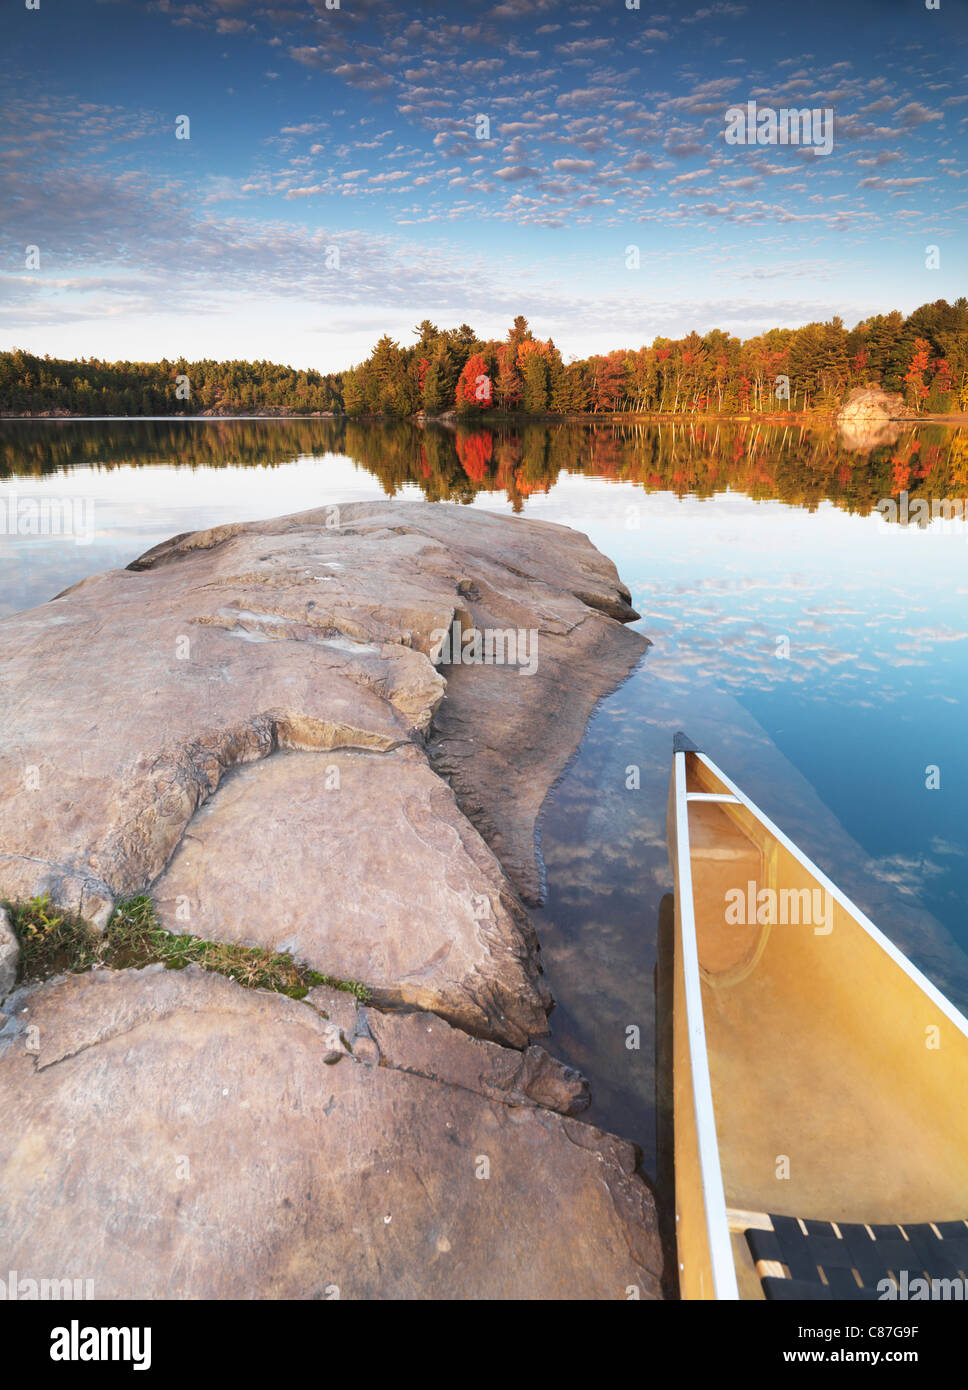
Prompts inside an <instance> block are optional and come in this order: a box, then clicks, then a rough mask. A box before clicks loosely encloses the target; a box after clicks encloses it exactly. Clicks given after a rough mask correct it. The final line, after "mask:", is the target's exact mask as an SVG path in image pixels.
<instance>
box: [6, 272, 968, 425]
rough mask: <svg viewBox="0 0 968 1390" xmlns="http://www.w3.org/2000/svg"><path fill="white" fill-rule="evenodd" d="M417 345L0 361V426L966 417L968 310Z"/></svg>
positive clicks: (929, 307) (432, 333)
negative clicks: (129, 418)
mask: <svg viewBox="0 0 968 1390" xmlns="http://www.w3.org/2000/svg"><path fill="white" fill-rule="evenodd" d="M413 332H414V335H415V337H416V339H417V341H416V342H415V343H413V344H410V345H401V344H400V343H398V342H396V341H395V340H394V339H393V338H391V337H390V336H389V335H384V336H383V337H382V338H380V340H379V342H378V343H377V344H376V346H375V347H374V348H373V351H372V352H371V353H370V355H369V357H368V358H367V359H366V361H365V362H362V363H360V364H358V365H356V366H353V367H350V368H348V369H347V370H345V371H343V372H336V373H328V374H322V373H319V372H313V371H296V370H295V369H293V368H291V367H286V366H280V365H278V364H275V363H272V362H265V361H258V362H241V361H233V362H214V361H209V360H206V361H201V362H188V361H186V360H185V359H184V358H181V359H179V360H178V361H167V360H163V361H161V362H102V361H99V360H98V359H95V358H87V359H82V360H81V361H76V362H74V361H63V360H60V359H57V358H51V357H43V358H41V357H36V356H33V355H31V354H30V353H27V352H24V351H21V350H15V351H13V352H2V353H0V413H3V414H7V415H22V414H42V413H65V414H70V415H156V416H166V415H169V416H170V415H193V416H194V415H228V414H239V415H257V414H279V415H313V414H330V413H331V414H334V415H347V416H350V417H360V416H383V417H389V418H392V419H401V420H402V419H407V418H409V417H412V416H415V415H419V414H425V415H427V416H439V415H446V414H449V413H451V412H453V413H455V414H456V415H457V416H458V417H460V418H464V419H467V418H483V417H488V416H495V415H496V416H521V417H528V416H532V417H534V416H542V415H548V414H551V415H561V416H574V415H603V414H605V415H612V414H616V413H637V414H661V415H678V416H681V415H694V416H695V415H725V416H733V415H736V416H749V415H776V414H783V413H786V412H798V413H799V412H817V413H827V412H830V411H832V410H835V409H836V408H837V407H838V406H839V405H840V404H842V403H843V401H844V400H845V399H846V397H847V396H848V394H849V393H850V391H851V390H852V389H854V388H855V387H858V386H880V387H883V388H884V389H885V390H888V391H891V392H897V393H899V394H901V395H903V397H904V400H905V404H906V407H907V408H908V410H909V411H910V413H912V414H914V415H921V414H938V415H943V414H952V413H964V412H966V411H968V299H965V298H964V297H963V296H962V297H961V298H959V299H957V300H955V302H954V304H949V303H948V302H947V301H946V300H944V299H939V300H936V301H935V302H934V303H932V304H923V305H921V307H920V308H918V309H915V310H914V312H913V313H911V314H909V315H908V316H907V317H905V316H904V315H903V314H902V313H900V312H899V311H897V310H894V311H892V312H891V313H888V314H875V315H873V316H872V317H870V318H867V319H865V320H863V321H862V322H861V323H858V324H857V325H856V326H855V327H853V328H847V327H846V326H845V325H844V323H843V321H842V320H841V319H840V318H833V319H831V320H830V321H829V322H827V323H809V324H805V325H804V326H803V327H802V328H773V329H770V330H769V331H768V332H767V333H763V334H761V335H760V336H758V337H755V338H748V339H746V340H745V341H744V340H741V339H739V338H736V337H733V336H731V335H730V334H729V333H726V332H723V331H722V330H721V329H713V330H712V331H711V332H709V333H706V334H699V333H695V332H693V333H689V334H687V335H686V337H684V338H676V339H673V338H662V337H658V338H655V339H653V341H652V344H651V346H648V347H645V346H643V347H640V348H621V349H617V350H616V351H614V352H609V353H606V354H604V355H594V356H590V357H587V358H582V359H574V360H568V361H565V360H564V359H563V357H562V354H561V352H560V351H559V349H558V348H557V346H556V345H555V343H554V342H553V341H552V340H551V339H550V338H548V339H541V338H537V337H535V335H534V333H533V332H532V330H531V328H530V327H529V325H528V321H527V319H526V318H524V317H523V316H518V317H517V318H516V319H515V320H514V323H513V324H512V326H511V328H510V329H509V331H508V334H507V336H506V337H505V338H504V339H503V341H498V340H496V339H481V338H479V337H478V336H477V334H476V333H475V332H474V330H473V329H472V328H471V327H469V326H468V325H467V324H466V323H465V324H461V325H460V326H459V327H458V328H444V329H442V328H438V327H437V326H436V325H435V324H433V323H431V322H430V321H429V320H428V319H424V320H423V321H422V322H421V323H420V324H418V325H417V327H416V328H415V329H414V330H413Z"/></svg>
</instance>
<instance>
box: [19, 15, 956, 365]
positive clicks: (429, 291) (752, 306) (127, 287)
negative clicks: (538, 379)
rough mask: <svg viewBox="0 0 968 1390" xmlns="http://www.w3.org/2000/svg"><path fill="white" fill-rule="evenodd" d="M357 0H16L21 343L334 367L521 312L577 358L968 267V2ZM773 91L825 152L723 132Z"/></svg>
mask: <svg viewBox="0 0 968 1390" xmlns="http://www.w3.org/2000/svg"><path fill="white" fill-rule="evenodd" d="M332 3H334V0H330V4H332ZM339 4H340V8H339V9H338V10H337V9H329V8H327V5H326V0H286V3H281V4H278V5H273V4H271V3H268V4H266V3H258V0H194V3H181V0H156V3H153V4H149V3H135V2H134V0H100V2H99V0H84V3H82V2H81V0H40V7H39V9H37V10H28V9H27V8H26V5H25V4H21V3H20V0H6V3H5V5H4V8H3V12H2V21H0V22H2V28H3V32H2V39H3V42H2V44H0V51H2V56H0V83H2V86H3V91H4V107H5V119H4V121H3V123H2V127H0V185H2V186H0V208H2V211H0V221H2V226H0V347H3V348H10V347H14V346H20V347H24V348H27V349H29V350H31V351H35V352H40V353H43V352H49V353H51V354H52V355H55V356H88V355H90V356H101V357H107V358H118V357H131V358H139V359H157V358H159V357H161V356H168V357H176V356H178V355H179V354H184V355H186V356H188V357H198V356H212V357H246V358H257V357H266V358H270V359H273V360H276V361H282V362H289V363H292V364H293V365H295V366H300V367H309V366H312V367H317V368H319V369H321V370H334V369H337V368H339V367H342V366H346V365H348V364H349V363H350V362H352V361H358V360H360V359H361V358H362V357H363V356H365V355H366V353H367V352H368V350H369V348H370V346H371V345H372V343H373V341H375V339H376V338H377V337H378V336H379V335H380V333H382V332H384V331H389V332H390V333H391V334H393V336H394V337H396V338H397V339H398V340H400V341H403V342H409V341H412V335H411V330H412V327H413V325H414V324H415V323H417V322H418V321H419V320H420V319H422V318H425V317H430V318H432V319H434V320H435V321H436V322H439V323H442V324H446V325H450V324H457V323H459V322H461V321H462V320H466V321H467V322H469V323H471V324H472V325H473V326H474V327H475V328H476V329H477V331H478V332H479V333H481V334H496V335H498V334H499V335H502V336H503V333H504V331H505V329H506V327H507V325H508V323H509V321H510V319H511V317H513V315H514V314H517V313H524V314H526V315H527V316H528V318H529V319H530V320H531V322H532V325H533V327H534V328H535V330H536V331H537V332H539V333H540V334H541V335H542V336H547V335H549V334H550V335H551V336H553V337H554V339H555V341H556V342H557V343H558V344H559V346H560V347H561V348H562V351H563V352H564V353H565V355H566V357H567V356H570V355H572V354H576V355H585V354H586V353H588V352H593V351H604V350H607V349H609V348H612V347H620V346H639V345H641V344H642V343H646V342H651V341H652V339H653V338H654V337H655V336H656V335H657V334H664V335H668V336H677V335H681V334H682V333H684V332H686V331H688V330H689V329H691V328H697V329H698V330H699V331H701V332H703V331H706V330H708V329H710V328H713V327H720V328H724V329H727V330H729V331H730V332H733V333H736V334H739V335H741V336H748V335H750V334H753V333H756V332H760V331H762V330H763V329H765V328H768V327H772V326H774V325H796V324H800V323H804V322H808V321H810V320H811V319H818V318H829V317H830V316H831V315H833V314H840V315H842V316H843V318H844V319H845V320H846V321H847V322H848V323H849V324H852V323H854V322H855V321H856V320H857V319H859V318H861V317H863V316H864V315H865V314H868V313H873V312H878V311H886V310H888V309H891V308H899V309H902V310H904V311H909V310H910V309H912V308H914V307H915V306H916V305H917V304H919V303H923V302H925V301H927V300H933V299H937V298H940V297H942V296H943V297H946V298H948V299H953V298H956V297H957V296H958V295H959V294H962V293H965V292H966V291H968V275H966V269H968V265H966V262H968V255H966V238H965V226H966V224H968V218H966V210H968V82H966V58H968V5H966V3H965V0H941V8H940V9H939V10H937V11H932V10H928V9H927V8H926V7H925V6H924V5H923V4H922V3H921V0H837V3H830V0H812V3H810V4H804V5H796V6H787V5H776V4H771V3H762V0H749V2H748V3H745V4H744V3H738V0H737V2H736V3H732V2H731V0H712V3H707V4H702V3H699V4H685V3H681V4H680V3H673V4H670V3H666V4H658V5H654V6H652V5H650V4H649V3H648V0H641V8H639V9H638V10H635V9H629V8H628V7H627V4H626V0H601V3H598V2H597V0H592V2H591V3H588V2H587V0H586V2H585V3H569V4H565V3H561V0H499V2H498V3H496V4H495V3H494V0H462V3H454V4H443V5H442V4H440V3H436V2H435V3H428V4H422V3H410V4H405V5H402V6H400V5H391V4H389V3H386V0H339ZM749 100H755V101H757V103H758V104H759V106H760V107H762V106H764V105H771V106H773V107H774V108H777V109H779V108H783V107H797V108H804V107H810V108H813V107H817V108H830V109H832V110H833V112H834V130H835V137H834V140H835V143H834V148H833V151H832V153H831V154H830V155H828V156H823V155H818V154H816V153H815V152H814V151H812V150H810V149H803V148H799V149H798V148H795V147H792V146H777V145H773V146H769V145H768V146H742V145H740V146H737V145H728V144H726V143H725V141H724V131H725V124H726V123H725V112H726V111H727V109H728V108H729V107H731V106H733V105H736V104H744V103H746V102H747V101H749ZM184 115H187V116H188V117H189V120H190V139H188V140H178V139H176V137H175V127H176V119H177V118H178V117H179V116H184ZM482 115H483V116H487V117H488V119H489V121H490V138H489V139H486V140H480V139H478V138H476V130H477V118H478V116H482ZM929 245H936V246H938V247H939V250H940V267H939V268H937V269H927V268H926V265H925V261H926V249H925V248H926V247H927V246H929ZM28 246H36V247H38V248H39V251H40V265H39V267H38V268H33V269H28V268H26V262H25V248H26V247H28ZM629 246H636V247H637V248H638V252H639V267H638V269H629V268H628V267H627V264H626V260H627V255H626V251H627V248H628V247H629ZM333 247H336V248H338V252H339V264H338V266H336V265H333V264H331V262H332V261H333V260H334V257H333V254H332V251H331V250H330V249H329V248H333ZM327 262H330V264H328V263H327Z"/></svg>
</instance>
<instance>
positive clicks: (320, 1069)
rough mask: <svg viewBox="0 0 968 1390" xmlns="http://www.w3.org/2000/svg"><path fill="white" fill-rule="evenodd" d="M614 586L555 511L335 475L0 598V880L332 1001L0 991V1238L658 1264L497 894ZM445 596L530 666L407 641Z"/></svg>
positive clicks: (503, 1267) (348, 1276) (617, 1272)
mask: <svg viewBox="0 0 968 1390" xmlns="http://www.w3.org/2000/svg"><path fill="white" fill-rule="evenodd" d="M636 616H637V615H636V614H635V612H634V610H633V609H632V608H631V605H630V601H629V594H628V591H627V590H626V589H625V588H624V586H623V585H622V584H621V582H620V580H619V578H618V575H617V574H616V572H615V569H614V566H613V565H612V564H611V562H609V561H608V560H607V559H605V557H603V556H602V555H601V554H600V553H599V552H598V551H596V550H595V549H594V547H593V546H592V545H591V544H590V543H589V542H588V540H587V539H586V538H585V537H584V536H581V535H580V534H579V533H577V532H574V531H571V530H569V529H567V528H565V527H561V526H556V525H552V524H550V523H544V522H535V521H523V520H520V519H513V518H508V517H502V516H497V515H494V514H490V513H486V512H480V511H472V510H470V509H467V508H458V507H454V506H448V505H440V504H427V503H404V504H400V503H357V504H353V505H349V506H342V507H332V508H324V509H320V510H318V511H314V512H305V513H301V514H299V515H297V516H292V517H283V518H279V519H276V520H273V521H267V522H258V523H249V524H240V525H233V526H222V527H217V528H215V529H213V530H210V531H204V532H194V533H190V534H187V535H183V536H178V537H175V538H173V539H172V540H170V541H168V542H165V543H164V544H162V545H160V546H157V547H155V549H154V550H152V551H149V552H148V553H147V554H146V555H144V556H142V557H141V559H140V560H138V561H136V562H135V563H134V564H133V565H131V566H130V567H129V568H128V569H127V570H124V571H115V572H112V573H108V574H103V575H95V576H92V577H91V578H89V579H87V580H84V581H82V582H81V583H80V584H77V585H75V586H74V587H73V588H72V589H70V590H68V591H67V592H66V593H64V594H62V595H60V596H58V598H57V599H55V600H52V601H51V602H50V603H47V604H44V605H42V606H41V607H40V608H36V609H33V610H30V611H28V612H26V613H20V614H16V615H14V616H12V617H10V618H7V619H4V620H3V621H2V622H0V631H2V632H3V636H4V638H5V650H6V651H7V652H8V653H9V654H10V655H9V659H8V661H7V665H6V670H5V676H4V682H3V687H2V693H0V696H2V698H0V708H2V711H3V718H4V725H5V730H6V734H7V737H6V739H5V741H4V748H3V752H2V753H0V791H2V796H0V897H2V898H3V899H5V900H7V901H9V902H22V901H24V900H26V899H31V898H34V897H35V896H36V895H38V894H44V893H46V894H48V895H49V898H50V901H51V902H52V903H53V904H56V905H58V906H59V907H61V908H63V909H66V910H69V911H71V912H75V913H78V914H80V915H81V916H82V917H83V918H85V919H86V920H87V921H88V922H90V923H92V924H94V925H95V926H97V927H99V928H103V927H104V926H105V925H106V923H107V922H108V919H109V918H110V916H111V913H112V910H113V909H114V907H115V905H116V904H117V903H118V901H119V900H124V899H126V898H129V897H131V896H132V895H135V894H141V893H150V895H151V897H152V900H153V901H154V903H155V907H156V910H157V913H158V917H159V919H160V921H161V923H162V925H163V926H165V927H166V928H168V929H169V930H171V931H173V932H176V933H190V934H191V935H193V936H195V937H199V938H202V939H204V940H205V941H211V942H229V943H239V944H242V945H245V946H247V947H258V948H262V949H264V950H266V951H274V952H285V953H288V954H289V955H291V956H293V957H294V958H296V959H298V960H300V961H302V962H305V963H307V964H308V965H309V966H311V967H313V968H314V969H317V970H319V971H321V972H325V973H326V974H327V975H328V976H331V977H336V978H341V979H347V980H355V981H359V982H361V985H362V986H364V987H365V993H362V996H361V997H362V998H363V999H365V1001H366V1002H360V1001H359V1000H356V999H354V998H353V997H352V995H350V994H348V993H345V992H340V991H338V990H335V989H330V988H328V987H324V986H317V987H316V988H313V989H311V990H310V991H309V993H308V994H307V995H306V996H305V998H303V999H299V1000H296V999H290V998H286V997H285V996H283V995H279V994H272V993H267V992H266V991H263V990H253V989H249V988H245V987H243V986H242V985H241V984H239V983H238V982H237V981H235V980H234V979H230V978H225V977H223V976H220V975H216V974H213V973H211V972H207V971H204V970H201V969H199V968H198V967H196V966H189V967H188V968H187V969H184V970H178V971H170V970H164V969H163V968H162V967H160V966H149V967H147V968H144V969H140V970H135V969H121V970H106V969H98V970H92V971H88V972H87V973H84V974H68V975H60V976H56V977H54V978H51V979H49V980H46V981H44V982H42V983H30V984H26V985H22V986H20V987H19V988H15V989H14V990H13V992H12V993H10V994H8V996H7V998H6V999H3V1000H0V1007H2V1008H3V1010H4V1013H5V1015H6V1018H5V1021H4V1023H3V1026H2V1028H0V1103H2V1104H4V1105H5V1107H6V1113H7V1115H8V1116H13V1117H15V1123H13V1124H12V1125H8V1126H7V1127H6V1133H5V1134H4V1135H3V1136H0V1264H3V1262H4V1261H6V1262H7V1267H8V1268H16V1269H18V1270H20V1271H21V1272H22V1273H23V1274H24V1275H30V1274H32V1273H34V1274H35V1275H39V1274H41V1273H48V1272H49V1271H50V1270H63V1273H64V1277H68V1276H71V1277H73V1276H74V1275H75V1274H77V1275H78V1276H80V1275H81V1274H83V1277H85V1278H93V1280H94V1290H95V1296H96V1297H124V1296H129V1297H130V1296H134V1297H151V1298H155V1297H172V1298H182V1297H208V1298H232V1297H271V1298H291V1297H296V1298H299V1297H322V1298H329V1297H344V1298H354V1297H356V1298H499V1297H501V1298H504V1297H506V1298H528V1299H530V1298H621V1299H626V1298H629V1297H642V1298H655V1297H659V1296H661V1276H662V1255H661V1250H660V1245H659V1240H658V1235H657V1227H656V1218H655V1207H654V1202H653V1198H652V1194H651V1191H650V1189H649V1187H648V1185H647V1183H646V1182H645V1181H644V1179H643V1178H642V1176H641V1174H640V1173H639V1172H638V1171H637V1152H636V1150H635V1148H634V1145H632V1144H631V1143H629V1142H627V1141H625V1140H622V1139H619V1138H616V1137H614V1136H611V1135H607V1134H604V1133H603V1132H602V1131H600V1130H598V1129H596V1128H594V1127H593V1126H591V1125H588V1124H585V1123H583V1122H582V1121H581V1120H580V1119H579V1118H577V1116H578V1115H579V1114H580V1113H581V1111H582V1110H583V1109H584V1108H585V1107H586V1105H587V1100H588V1094H587V1092H588V1088H587V1083H585V1081H584V1079H583V1078H582V1077H581V1076H580V1075H578V1074H577V1073H576V1072H574V1071H572V1070H571V1069H569V1068H567V1067H565V1066H564V1065H563V1064H562V1063H560V1062H558V1061H556V1060H555V1059H553V1058H552V1057H550V1056H549V1055H548V1054H547V1053H546V1052H545V1051H544V1050H543V1048H542V1047H541V1046H540V1044H539V1042H538V1041H537V1040H538V1039H540V1038H541V1037H542V1036H544V1035H545V1033H546V1031H547V1014H548V1011H549V1009H550V1007H551V1004H552V1000H551V996H550V993H549V991H548V988H547V986H546V984H545V982H544V979H543V976H542V974H541V966H540V952H539V943H538V941H537V939H536V936H535V932H534V928H533V925H532V923H531V920H530V917H529V914H528V912H527V908H526V905H525V904H526V903H534V902H537V901H538V900H539V899H540V870H539V865H538V861H537V856H536V852H535V823H536V819H537V816H538V813H539V811H540V808H541V804H542V802H543V801H544V798H545V796H546V794H547V792H548V790H549V788H550V787H551V785H552V784H553V782H554V781H555V780H556V778H557V777H558V776H559V775H560V773H561V771H562V770H563V769H564V767H565V765H566V763H567V762H568V760H569V759H570V757H571V755H572V753H573V752H574V750H575V748H576V747H577V745H578V743H579V741H580V739H581V737H582V733H583V731H584V727H585V724H586V722H587V719H588V716H589V714H590V713H591V711H592V709H593V708H594V706H595V704H596V703H597V701H598V700H599V699H600V698H601V697H602V696H603V695H604V694H606V693H607V692H608V691H610V690H611V689H612V688H614V686H615V685H616V684H618V683H619V682H620V681H621V680H622V679H624V677H625V676H626V675H627V674H628V673H629V672H630V670H631V669H632V667H633V666H634V665H635V663H636V662H637V660H638V659H639V657H640V656H641V653H642V651H643V650H644V648H645V646H646V645H647V644H646V642H645V639H643V638H641V637H639V636H638V634H636V633H634V632H633V631H631V630H630V629H629V628H627V627H626V626H624V624H626V623H628V622H629V621H631V620H633V619H634V618H635V617H636ZM455 622H456V623H459V624H460V627H461V630H462V631H463V632H464V633H465V634H467V633H471V634H478V635H479V636H480V637H481V640H482V643H483V646H484V650H485V653H486V650H487V642H488V641H492V643H493V644H494V645H493V646H492V655H493V654H494V652H495V651H497V650H503V651H504V654H505V657H507V656H508V655H509V652H510V647H509V644H510V643H511V642H512V639H513V638H514V637H515V636H517V637H519V638H520V637H522V636H523V635H527V637H528V640H529V643H530V646H529V651H532V650H533V652H534V654H535V657H536V659H535V660H534V662H533V663H531V665H533V669H530V668H529V666H526V665H523V664H522V663H521V662H520V661H512V660H507V659H505V660H498V659H495V660H491V661H488V660H487V659H486V655H485V657H484V659H474V658H473V655H472V658H471V659H470V660H468V659H467V656H466V652H467V650H468V648H466V647H465V649H464V652H465V655H464V660H462V661H461V662H460V663H459V664H450V665H446V666H444V665H441V664H440V656H441V649H442V640H441V639H442V637H443V636H444V635H445V634H447V633H449V632H450V631H451V629H452V625H453V624H454V623H455ZM498 641H500V642H503V643H504V647H503V648H498V647H497V645H496V643H497V642H498ZM11 957H12V948H11V949H8V950H7V953H6V956H4V954H3V952H2V951H0V988H3V989H6V990H9V989H10V988H11V986H12V983H13V981H12V972H11V970H10V968H9V962H10V959H11ZM4 960H6V962H7V968H6V970H5V971H4V969H3V966H4ZM334 1290H335V1292H334Z"/></svg>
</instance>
